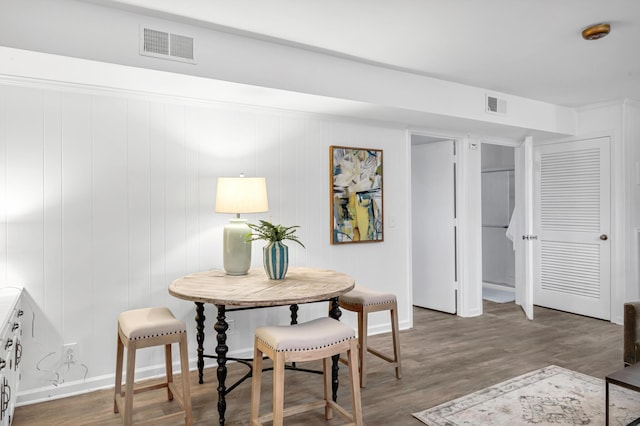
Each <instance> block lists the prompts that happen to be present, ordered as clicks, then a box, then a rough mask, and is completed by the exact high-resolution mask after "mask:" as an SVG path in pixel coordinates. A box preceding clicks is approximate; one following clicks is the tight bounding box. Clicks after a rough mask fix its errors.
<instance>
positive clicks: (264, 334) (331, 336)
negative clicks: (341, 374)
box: [251, 318, 363, 426]
mask: <svg viewBox="0 0 640 426" xmlns="http://www.w3.org/2000/svg"><path fill="white" fill-rule="evenodd" d="M344 352H346V353H347V357H348V359H349V378H350V383H351V385H350V389H351V401H352V406H351V414H349V412H347V410H345V409H344V408H343V407H341V406H340V405H338V404H337V403H336V402H334V401H333V400H332V397H331V367H332V363H331V356H332V355H339V354H340V353H344ZM356 352H357V340H356V336H355V332H354V330H353V329H352V328H351V327H349V326H347V325H345V324H343V323H341V322H340V321H337V320H335V319H332V318H319V319H316V320H313V321H309V322H306V323H302V324H295V325H287V326H270V327H260V328H258V329H257V330H256V337H255V349H254V355H253V379H252V384H251V426H257V425H261V424H262V422H263V421H269V420H273V425H274V426H281V425H282V424H283V419H284V417H287V416H290V415H293V414H299V413H304V412H307V411H310V410H314V409H318V408H323V407H324V409H325V418H326V419H327V420H329V419H331V418H332V417H333V411H332V410H334V409H335V410H336V411H337V412H338V413H339V414H340V415H341V416H343V417H344V418H345V419H347V420H348V421H350V422H351V423H350V424H355V425H362V424H363V423H362V405H361V402H360V386H358V372H357V369H356V368H354V367H353V366H355V365H357V364H356V363H357V355H356ZM263 354H264V355H266V356H268V357H269V358H271V360H272V361H273V412H272V413H270V414H267V415H264V416H259V410H260V387H261V384H262V357H263ZM318 359H322V360H323V373H324V374H323V376H324V399H321V400H319V401H315V402H310V403H306V404H300V405H296V406H293V407H288V408H287V409H284V371H285V363H287V362H302V361H312V360H318Z"/></svg>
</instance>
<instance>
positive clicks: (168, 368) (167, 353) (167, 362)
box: [164, 343, 173, 401]
mask: <svg viewBox="0 0 640 426" xmlns="http://www.w3.org/2000/svg"><path fill="white" fill-rule="evenodd" d="M171 362H172V360H171V343H169V344H168V345H164V368H165V374H166V376H165V378H166V380H167V399H168V400H169V401H172V400H173V393H171V388H170V387H169V383H173V365H172V363H171Z"/></svg>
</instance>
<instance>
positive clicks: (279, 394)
mask: <svg viewBox="0 0 640 426" xmlns="http://www.w3.org/2000/svg"><path fill="white" fill-rule="evenodd" d="M273 355H274V356H273V358H272V359H273V426H282V425H283V423H284V353H283V352H275V353H274V354H273Z"/></svg>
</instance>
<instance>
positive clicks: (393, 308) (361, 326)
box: [338, 285, 402, 387]
mask: <svg viewBox="0 0 640 426" xmlns="http://www.w3.org/2000/svg"><path fill="white" fill-rule="evenodd" d="M338 300H339V304H340V307H341V308H343V309H346V310H347V311H352V312H357V313H358V343H359V346H360V347H359V350H358V359H359V361H360V386H362V387H365V386H366V384H367V383H366V382H367V357H366V355H367V352H370V353H372V354H373V355H375V356H377V357H378V358H381V359H383V360H385V361H387V362H389V363H391V364H392V365H394V366H395V367H396V377H397V378H398V379H400V378H401V377H402V365H401V361H400V332H399V330H398V304H397V301H396V295H395V294H392V293H383V292H380V291H376V290H371V289H369V288H366V287H364V286H361V285H356V286H355V287H354V288H353V290H351V291H349V292H347V293H345V294H343V295H341V296H340V297H339V299H338ZM387 310H388V311H390V314H391V336H392V338H393V358H392V357H389V356H387V355H385V354H382V353H381V352H380V351H377V350H376V349H373V348H370V347H369V346H368V344H367V330H368V321H367V320H368V315H369V314H370V313H372V312H379V311H387Z"/></svg>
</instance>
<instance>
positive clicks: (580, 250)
mask: <svg viewBox="0 0 640 426" xmlns="http://www.w3.org/2000/svg"><path fill="white" fill-rule="evenodd" d="M534 161H535V163H534V183H535V184H534V235H537V236H538V239H537V240H534V244H533V245H534V263H535V265H534V286H533V288H534V294H533V300H534V303H535V304H536V305H540V306H545V307H549V308H554V309H559V310H562V311H567V312H573V313H576V314H581V315H588V316H592V317H596V318H602V319H610V316H611V311H610V242H609V236H610V235H609V234H610V192H611V189H610V170H609V139H608V138H598V139H589V140H584V141H576V142H565V143H559V144H550V145H544V146H540V147H536V148H535V149H534Z"/></svg>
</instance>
